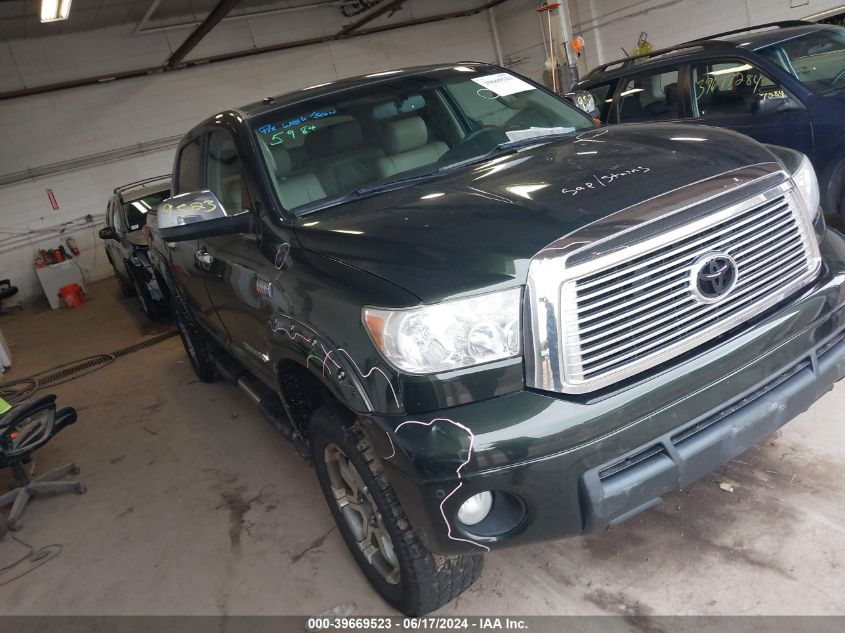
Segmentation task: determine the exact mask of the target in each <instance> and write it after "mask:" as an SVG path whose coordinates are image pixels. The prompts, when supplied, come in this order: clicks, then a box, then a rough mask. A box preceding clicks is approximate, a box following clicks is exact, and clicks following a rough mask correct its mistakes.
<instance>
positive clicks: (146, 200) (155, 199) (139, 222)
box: [123, 190, 170, 231]
mask: <svg viewBox="0 0 845 633" xmlns="http://www.w3.org/2000/svg"><path fill="white" fill-rule="evenodd" d="M169 196H170V191H168V190H165V191H160V192H158V193H153V194H150V195H148V196H144V197H143V198H138V199H137V200H132V201H131V202H124V203H123V213H124V215H125V216H126V230H127V231H137V230H139V229H141V228H143V227H144V225H145V224H146V223H147V213H149V212H150V211H152V210H153V209H156V208H157V207H158V205H159V204H161V202H162V201H163V200H164V199H165V198H168V197H169Z"/></svg>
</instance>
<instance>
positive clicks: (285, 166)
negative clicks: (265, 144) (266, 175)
mask: <svg viewBox="0 0 845 633" xmlns="http://www.w3.org/2000/svg"><path fill="white" fill-rule="evenodd" d="M270 153H271V156H272V157H273V162H274V163H275V166H274V165H270V167H271V168H273V167H275V170H276V177H277V178H284V177H285V176H287V175H288V174H289V173H290V170H291V168H292V167H293V163H292V162H291V160H290V153H289V152H288V151H287V150H286V149H285V148H284V147H279V146H278V145H276V146H274V147H272V148H271V149H270Z"/></svg>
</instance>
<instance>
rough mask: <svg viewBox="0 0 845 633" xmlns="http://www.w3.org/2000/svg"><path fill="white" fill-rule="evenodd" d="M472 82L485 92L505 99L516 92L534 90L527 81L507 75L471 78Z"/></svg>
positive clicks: (497, 74)
mask: <svg viewBox="0 0 845 633" xmlns="http://www.w3.org/2000/svg"><path fill="white" fill-rule="evenodd" d="M472 80H473V81H474V82H475V83H477V84H478V85H479V86H483V87H484V88H487V90H489V91H491V92H494V93H495V94H496V95H498V96H500V97H506V96H508V95H512V94H515V93H517V92H525V91H526V90H536V89H535V88H534V86H532V85H531V84H530V83H528V82H527V81H522V79H520V78H519V77H514V76H513V75H511V74H509V73H496V74H495V75H485V76H484V77H473V78H472Z"/></svg>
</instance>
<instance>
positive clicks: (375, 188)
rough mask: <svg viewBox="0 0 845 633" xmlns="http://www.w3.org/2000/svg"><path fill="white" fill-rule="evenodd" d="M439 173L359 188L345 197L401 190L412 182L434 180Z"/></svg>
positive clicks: (418, 175) (434, 172) (429, 173)
mask: <svg viewBox="0 0 845 633" xmlns="http://www.w3.org/2000/svg"><path fill="white" fill-rule="evenodd" d="M437 174H438V172H436V171H430V172H426V173H424V174H417V175H416V176H408V177H407V178H399V179H398V180H391V181H390V182H382V183H378V184H375V185H367V186H365V187H359V188H358V189H356V190H355V191H352V192H351V193H349V194H347V195H346V196H344V198H346V197H353V196H366V195H368V194H371V193H379V192H381V191H388V190H390V189H399V188H401V187H404V186H405V185H407V184H410V183H412V182H417V181H418V180H427V179H428V178H432V177H433V176H436V175H437Z"/></svg>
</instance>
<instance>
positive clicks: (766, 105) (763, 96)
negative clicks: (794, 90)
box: [751, 90, 803, 115]
mask: <svg viewBox="0 0 845 633" xmlns="http://www.w3.org/2000/svg"><path fill="white" fill-rule="evenodd" d="M802 108H803V106H802V105H801V102H800V101H797V100H796V99H794V98H793V97H790V96H789V95H787V94H786V93H785V92H784V91H783V90H770V91H768V92H760V93H757V94H756V95H755V99H754V101H752V102H751V111H752V112H753V113H754V114H763V115H768V114H776V113H778V112H792V111H794V110H800V109H802Z"/></svg>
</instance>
